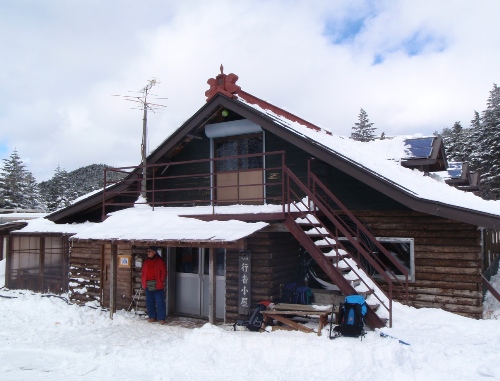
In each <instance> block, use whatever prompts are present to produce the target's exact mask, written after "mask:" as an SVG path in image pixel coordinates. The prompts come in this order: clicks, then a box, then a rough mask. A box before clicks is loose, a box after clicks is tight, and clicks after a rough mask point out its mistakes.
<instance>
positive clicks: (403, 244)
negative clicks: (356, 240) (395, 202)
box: [339, 237, 415, 281]
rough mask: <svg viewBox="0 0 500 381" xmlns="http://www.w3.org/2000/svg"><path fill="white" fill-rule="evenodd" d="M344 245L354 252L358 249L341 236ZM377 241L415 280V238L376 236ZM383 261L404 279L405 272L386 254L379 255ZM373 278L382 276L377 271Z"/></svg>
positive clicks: (409, 278)
mask: <svg viewBox="0 0 500 381" xmlns="http://www.w3.org/2000/svg"><path fill="white" fill-rule="evenodd" d="M339 239H340V240H341V241H342V245H343V246H344V247H345V248H346V250H347V251H349V252H351V253H354V252H355V251H356V249H355V248H354V246H352V245H351V244H350V243H349V242H348V241H347V239H346V238H344V237H339ZM376 239H377V241H378V242H379V243H380V244H381V245H382V246H383V247H384V248H385V249H386V250H387V251H388V253H389V255H391V256H392V258H393V259H394V260H395V261H397V262H398V263H399V264H401V265H402V266H403V267H404V268H405V269H406V270H407V271H408V280H411V281H414V280H415V252H414V242H413V238H397V237H376ZM374 251H375V250H374ZM379 258H380V259H381V261H382V263H383V264H384V265H385V266H386V267H388V268H389V269H390V270H391V271H392V272H393V273H394V274H395V275H396V277H397V278H398V279H401V280H404V276H403V273H402V272H401V271H400V270H399V269H398V268H397V267H396V265H394V263H392V262H391V261H390V260H389V259H388V258H386V257H385V256H382V255H381V256H379ZM373 278H375V279H381V278H382V276H381V275H379V274H377V273H375V274H373Z"/></svg>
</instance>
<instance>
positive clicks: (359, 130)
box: [351, 109, 376, 142]
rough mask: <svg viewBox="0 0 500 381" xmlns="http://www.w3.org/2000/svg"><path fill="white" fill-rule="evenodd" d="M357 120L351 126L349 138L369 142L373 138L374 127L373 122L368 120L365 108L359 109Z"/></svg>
mask: <svg viewBox="0 0 500 381" xmlns="http://www.w3.org/2000/svg"><path fill="white" fill-rule="evenodd" d="M358 119H359V122H358V123H354V127H352V130H353V132H352V133H351V139H353V140H357V141H360V142H369V141H372V140H375V130H376V128H375V127H372V126H373V123H370V121H369V120H368V114H367V113H366V111H365V110H363V109H361V110H360V112H359V115H358Z"/></svg>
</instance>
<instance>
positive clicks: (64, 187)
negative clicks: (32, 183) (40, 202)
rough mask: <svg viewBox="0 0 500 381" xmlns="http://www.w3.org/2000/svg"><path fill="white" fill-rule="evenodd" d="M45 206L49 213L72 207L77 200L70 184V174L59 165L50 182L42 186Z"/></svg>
mask: <svg viewBox="0 0 500 381" xmlns="http://www.w3.org/2000/svg"><path fill="white" fill-rule="evenodd" d="M40 187H41V191H42V194H43V197H44V201H45V205H46V206H47V210H48V211H49V212H53V211H55V210H58V209H61V208H64V207H66V206H68V205H70V203H71V200H73V199H74V198H75V196H74V193H73V191H72V190H71V186H70V183H69V182H68V173H67V172H66V170H65V169H61V167H60V166H59V165H58V166H57V168H56V170H55V173H54V176H53V177H52V179H51V180H50V181H47V182H44V183H42V184H40Z"/></svg>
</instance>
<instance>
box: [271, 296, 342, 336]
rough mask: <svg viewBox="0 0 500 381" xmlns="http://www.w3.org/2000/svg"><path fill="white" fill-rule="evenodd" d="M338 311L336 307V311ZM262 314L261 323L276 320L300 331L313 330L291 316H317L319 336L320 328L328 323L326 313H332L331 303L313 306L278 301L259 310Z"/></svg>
mask: <svg viewBox="0 0 500 381" xmlns="http://www.w3.org/2000/svg"><path fill="white" fill-rule="evenodd" d="M333 312H334V313H338V307H336V311H333ZM261 313H262V315H264V319H263V324H264V325H269V322H270V321H271V320H277V321H279V322H281V323H283V324H285V325H286V326H288V327H290V328H291V329H295V330H298V331H301V332H306V333H311V332H314V330H313V329H311V328H308V327H306V326H304V325H303V324H300V323H297V322H295V321H293V320H292V317H293V316H304V317H313V316H314V317H315V316H318V317H319V325H318V336H321V330H322V329H323V327H324V326H325V325H327V324H328V315H330V314H331V313H332V306H331V305H324V306H315V305H304V304H288V303H278V304H276V305H275V306H274V308H272V309H270V310H264V311H261Z"/></svg>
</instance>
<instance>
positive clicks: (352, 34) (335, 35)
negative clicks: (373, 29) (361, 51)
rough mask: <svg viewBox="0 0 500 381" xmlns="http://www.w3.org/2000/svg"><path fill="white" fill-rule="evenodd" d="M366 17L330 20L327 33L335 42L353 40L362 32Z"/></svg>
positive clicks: (326, 29) (341, 42)
mask: <svg viewBox="0 0 500 381" xmlns="http://www.w3.org/2000/svg"><path fill="white" fill-rule="evenodd" d="M365 19H366V18H356V19H345V20H338V21H329V22H327V24H326V27H325V34H326V35H327V36H329V37H330V39H331V41H332V42H333V43H334V44H343V43H346V42H351V41H352V40H354V39H355V38H356V36H357V35H358V34H359V32H361V30H362V29H363V26H364V25H365Z"/></svg>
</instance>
